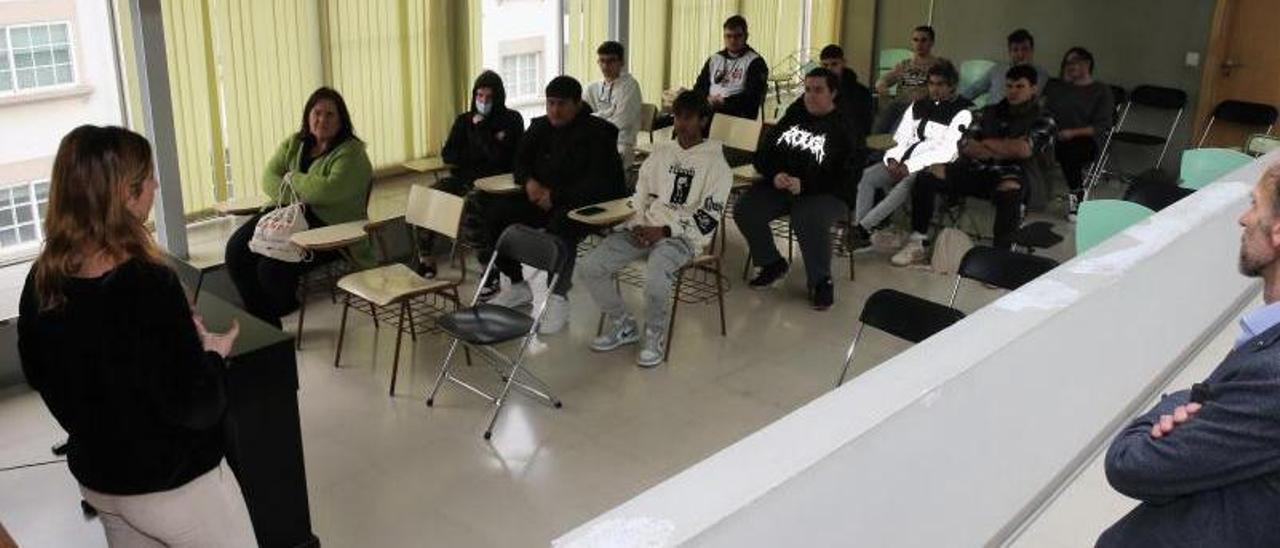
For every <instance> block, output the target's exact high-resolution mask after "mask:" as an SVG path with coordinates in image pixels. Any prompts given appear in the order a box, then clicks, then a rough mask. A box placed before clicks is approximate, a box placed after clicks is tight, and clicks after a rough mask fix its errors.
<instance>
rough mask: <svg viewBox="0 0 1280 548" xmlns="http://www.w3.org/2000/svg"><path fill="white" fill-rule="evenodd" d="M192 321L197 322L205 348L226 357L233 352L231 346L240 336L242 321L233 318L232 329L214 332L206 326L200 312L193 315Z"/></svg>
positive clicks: (201, 342) (198, 333)
mask: <svg viewBox="0 0 1280 548" xmlns="http://www.w3.org/2000/svg"><path fill="white" fill-rule="evenodd" d="M191 319H192V321H194V322H195V324H196V334H197V335H199V336H200V345H201V346H202V347H204V349H205V350H207V351H210V352H214V353H217V354H218V355H219V356H222V357H223V358H226V357H227V355H228V354H231V347H232V346H233V345H234V344H235V342H236V337H239V336H240V322H239V321H236V320H234V319H233V320H231V329H228V330H227V332H226V333H213V332H210V331H209V330H208V329H206V328H205V326H204V318H202V317H200V315H199V314H196V315H194V316H192V318H191Z"/></svg>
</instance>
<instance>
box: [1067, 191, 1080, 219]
mask: <svg viewBox="0 0 1280 548" xmlns="http://www.w3.org/2000/svg"><path fill="white" fill-rule="evenodd" d="M1079 211H1080V197H1079V196H1076V194H1075V193H1074V192H1071V193H1068V194H1067V222H1071V223H1074V222H1076V213H1077V212H1079Z"/></svg>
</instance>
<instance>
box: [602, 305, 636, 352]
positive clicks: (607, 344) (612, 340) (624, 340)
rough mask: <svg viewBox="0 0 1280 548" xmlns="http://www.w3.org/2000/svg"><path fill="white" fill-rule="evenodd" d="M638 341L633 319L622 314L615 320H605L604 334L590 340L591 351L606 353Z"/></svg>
mask: <svg viewBox="0 0 1280 548" xmlns="http://www.w3.org/2000/svg"><path fill="white" fill-rule="evenodd" d="M639 340H640V328H639V327H637V326H636V320H635V318H632V317H631V315H630V314H623V315H621V316H618V317H617V318H607V319H606V320H605V326H604V333H601V334H600V336H598V337H596V338H595V339H592V340H591V349H592V350H595V351H596V352H608V351H610V350H613V349H615V348H618V347H620V346H624V345H628V344H633V343H636V342H638V341H639Z"/></svg>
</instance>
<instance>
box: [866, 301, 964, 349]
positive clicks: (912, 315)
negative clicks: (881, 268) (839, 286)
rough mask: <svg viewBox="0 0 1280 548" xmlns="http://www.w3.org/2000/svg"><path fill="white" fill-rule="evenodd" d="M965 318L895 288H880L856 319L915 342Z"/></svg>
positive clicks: (954, 310) (946, 307) (951, 309)
mask: <svg viewBox="0 0 1280 548" xmlns="http://www.w3.org/2000/svg"><path fill="white" fill-rule="evenodd" d="M962 319H964V312H961V311H959V310H956V309H954V308H951V307H949V306H945V305H941V304H938V303H935V302H933V301H929V300H925V299H921V298H920V297H916V296H914V295H908V294H906V293H903V292H901V291H898V290H895V289H881V290H879V291H876V292H875V293H872V294H871V296H870V297H868V298H867V304H865V305H863V307H862V314H861V315H860V316H858V321H861V322H862V323H863V324H865V325H868V326H871V327H874V328H876V329H879V330H881V331H884V332H885V333H888V334H890V335H893V336H895V337H898V338H900V339H904V340H907V341H910V342H912V343H918V342H920V341H923V340H925V339H927V338H929V337H931V336H933V334H935V333H937V332H939V331H942V330H943V329H946V328H947V327H950V326H951V324H954V323H956V322H958V321H960V320H962Z"/></svg>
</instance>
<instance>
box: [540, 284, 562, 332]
mask: <svg viewBox="0 0 1280 548" xmlns="http://www.w3.org/2000/svg"><path fill="white" fill-rule="evenodd" d="M566 325H569V298H568V297H565V296H564V295H556V294H552V295H551V296H550V297H547V312H546V314H544V315H543V316H542V323H541V324H539V325H538V334H540V335H551V334H553V333H559V332H560V331H562V330H564V326H566Z"/></svg>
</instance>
